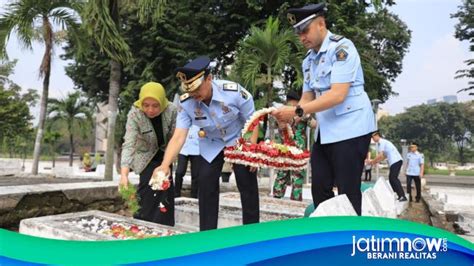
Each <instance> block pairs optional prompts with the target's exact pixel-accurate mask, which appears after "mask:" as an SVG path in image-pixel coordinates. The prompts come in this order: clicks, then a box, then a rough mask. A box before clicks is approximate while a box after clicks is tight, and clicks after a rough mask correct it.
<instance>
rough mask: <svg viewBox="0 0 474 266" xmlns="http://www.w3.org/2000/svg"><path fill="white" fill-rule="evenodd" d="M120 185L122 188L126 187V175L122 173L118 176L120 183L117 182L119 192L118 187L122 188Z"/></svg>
mask: <svg viewBox="0 0 474 266" xmlns="http://www.w3.org/2000/svg"><path fill="white" fill-rule="evenodd" d="M122 187H123V188H128V176H126V175H122V176H121V177H120V183H119V187H118V190H119V192H120V189H122Z"/></svg>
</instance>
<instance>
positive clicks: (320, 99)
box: [273, 4, 376, 215]
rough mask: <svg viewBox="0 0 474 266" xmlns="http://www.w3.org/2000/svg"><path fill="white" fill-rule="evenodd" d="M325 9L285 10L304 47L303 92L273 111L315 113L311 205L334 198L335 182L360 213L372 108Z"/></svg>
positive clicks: (354, 58) (351, 53)
mask: <svg viewBox="0 0 474 266" xmlns="http://www.w3.org/2000/svg"><path fill="white" fill-rule="evenodd" d="M325 13H326V7H325V4H311V5H307V6H304V7H302V8H290V9H288V21H289V22H290V24H291V25H293V28H294V30H295V32H296V33H297V34H298V36H299V39H300V41H301V42H302V44H303V45H304V46H305V48H307V49H309V51H308V53H307V55H306V57H305V59H304V60H303V74H304V83H303V96H302V98H301V100H300V102H299V105H298V106H296V107H281V108H279V109H278V110H276V111H274V112H273V115H274V116H276V117H277V119H279V120H282V121H288V120H290V119H292V118H293V117H294V116H299V117H303V116H304V115H307V114H312V113H316V116H317V120H318V130H317V131H316V132H317V134H315V138H316V141H315V143H314V145H313V150H312V154H311V170H312V183H311V192H312V196H313V201H314V204H315V206H317V205H318V204H319V203H321V202H323V201H325V200H327V199H329V198H332V197H334V193H333V191H332V187H333V184H335V185H336V186H337V188H338V193H339V194H346V195H347V197H348V198H349V200H350V202H351V203H352V206H353V207H354V209H355V211H356V212H357V214H358V215H361V204H362V193H361V191H360V185H361V173H362V170H363V167H364V160H365V158H366V156H367V152H368V149H369V143H370V135H371V133H372V132H374V131H375V130H376V128H375V125H374V113H373V111H372V108H371V104H370V101H369V97H368V96H367V93H366V92H365V91H364V75H363V72H362V66H361V63H360V58H359V54H358V53H357V50H356V48H355V46H354V44H353V43H352V42H351V41H350V40H349V39H347V38H344V37H342V36H339V35H335V34H333V33H331V32H330V31H328V29H327V28H326V22H325V18H324V16H325Z"/></svg>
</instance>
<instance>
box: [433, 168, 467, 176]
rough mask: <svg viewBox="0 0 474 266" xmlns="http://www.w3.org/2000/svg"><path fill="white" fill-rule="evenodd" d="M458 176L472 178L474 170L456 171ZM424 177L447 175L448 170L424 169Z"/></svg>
mask: <svg viewBox="0 0 474 266" xmlns="http://www.w3.org/2000/svg"><path fill="white" fill-rule="evenodd" d="M455 173H456V175H458V176H474V170H456V172H455ZM425 174H426V175H449V170H441V169H426V170H425Z"/></svg>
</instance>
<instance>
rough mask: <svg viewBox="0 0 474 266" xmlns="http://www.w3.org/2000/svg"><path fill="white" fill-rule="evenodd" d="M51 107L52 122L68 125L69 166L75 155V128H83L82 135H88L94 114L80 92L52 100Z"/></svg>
mask: <svg viewBox="0 0 474 266" xmlns="http://www.w3.org/2000/svg"><path fill="white" fill-rule="evenodd" d="M49 104H50V108H49V110H48V113H49V114H50V119H51V121H52V122H56V121H63V122H65V123H66V125H67V132H68V135H69V147H70V152H69V166H72V162H73V155H74V132H75V130H74V128H75V125H78V128H80V129H81V130H82V132H81V133H82V135H86V134H87V132H88V131H89V129H90V125H91V121H92V114H91V108H90V107H89V105H88V103H87V102H86V101H85V100H83V99H82V98H81V94H80V93H79V92H74V93H71V94H68V96H67V97H66V98H65V99H62V100H57V99H51V100H50V103H49Z"/></svg>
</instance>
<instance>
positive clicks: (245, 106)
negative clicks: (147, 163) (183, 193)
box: [155, 56, 259, 231]
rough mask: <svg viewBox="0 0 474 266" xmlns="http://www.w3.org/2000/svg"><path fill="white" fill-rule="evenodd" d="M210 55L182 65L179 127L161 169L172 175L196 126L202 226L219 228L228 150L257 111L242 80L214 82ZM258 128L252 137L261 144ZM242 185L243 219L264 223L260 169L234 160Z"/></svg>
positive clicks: (178, 74)
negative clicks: (224, 170) (221, 177)
mask: <svg viewBox="0 0 474 266" xmlns="http://www.w3.org/2000/svg"><path fill="white" fill-rule="evenodd" d="M209 63H210V59H209V58H208V57H206V56H203V57H198V58H196V59H195V60H193V61H191V62H189V63H188V64H186V65H185V66H183V67H179V68H178V69H177V75H176V76H177V77H178V78H179V79H180V80H181V88H182V90H183V91H184V92H187V93H186V94H183V95H182V96H181V101H180V102H181V103H180V106H179V108H178V118H177V123H176V131H175V133H174V135H173V137H172V138H171V140H170V142H169V144H168V147H167V149H166V153H165V156H164V159H163V163H162V165H161V166H160V167H158V168H157V169H155V171H163V172H165V173H167V174H168V173H169V171H170V170H169V169H170V166H171V164H172V162H173V160H174V158H175V157H176V155H178V152H179V151H180V150H181V147H182V146H183V144H184V142H185V140H186V135H187V133H188V129H189V128H190V127H191V125H196V126H197V127H199V132H198V136H199V151H200V156H199V157H198V159H197V163H196V165H197V167H198V180H199V196H198V198H199V226H200V230H201V231H204V230H210V229H216V228H217V220H218V219H217V218H218V210H219V178H220V176H221V171H222V166H223V164H224V151H223V150H224V148H225V147H226V146H233V145H234V144H235V143H236V140H237V139H238V138H239V137H240V134H241V130H242V128H243V126H244V124H245V122H246V121H247V120H248V119H249V118H250V116H251V115H252V114H253V113H254V111H255V107H254V102H253V98H252V96H251V95H250V93H249V92H248V91H246V90H245V89H244V88H242V87H241V86H240V85H239V84H237V83H235V82H231V81H226V80H212V75H211V74H209V72H210V69H209ZM257 137H258V129H256V130H255V131H254V134H253V135H252V142H253V143H256V141H257ZM233 167H234V173H235V177H236V181H237V187H238V189H239V192H240V198H241V201H242V216H243V223H244V224H250V223H258V222H259V198H258V186H257V174H256V169H250V168H249V167H246V166H243V165H239V164H234V166H233Z"/></svg>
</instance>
